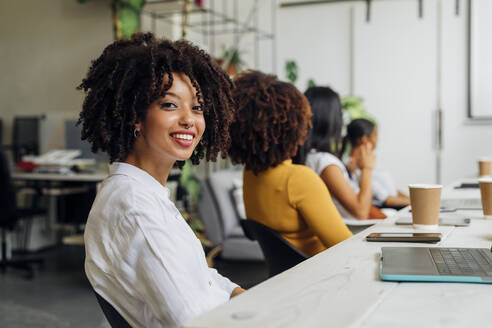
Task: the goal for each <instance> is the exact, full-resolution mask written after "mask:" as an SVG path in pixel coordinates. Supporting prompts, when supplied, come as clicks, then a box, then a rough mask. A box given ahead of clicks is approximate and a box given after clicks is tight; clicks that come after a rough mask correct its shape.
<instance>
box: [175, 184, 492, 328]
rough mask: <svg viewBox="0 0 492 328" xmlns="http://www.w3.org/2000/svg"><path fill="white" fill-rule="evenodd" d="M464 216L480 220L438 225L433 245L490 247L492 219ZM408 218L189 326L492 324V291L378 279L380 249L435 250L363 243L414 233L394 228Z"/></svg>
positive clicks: (322, 256) (254, 290)
mask: <svg viewBox="0 0 492 328" xmlns="http://www.w3.org/2000/svg"><path fill="white" fill-rule="evenodd" d="M445 190H446V192H448V191H447V190H448V189H445ZM454 191H456V192H457V190H454ZM454 191H453V192H454ZM446 192H445V194H446ZM469 192H470V191H464V193H469ZM456 195H457V194H453V196H456ZM444 196H446V195H444ZM466 213H467V214H470V215H471V216H473V217H476V218H475V219H473V220H472V223H471V225H470V226H469V227H439V231H440V232H441V233H442V234H443V240H442V241H441V242H440V243H438V244H436V245H435V246H442V247H482V248H489V249H490V246H491V244H492V220H485V219H483V217H482V213H481V211H466ZM406 215H410V213H409V212H408V209H403V210H401V211H400V212H399V213H398V214H397V215H396V216H395V217H392V218H389V219H387V220H386V221H385V222H382V223H378V224H377V225H375V226H372V227H370V228H369V229H367V230H365V231H362V232H361V233H359V234H357V235H355V236H353V237H352V238H350V239H348V240H346V241H344V242H342V243H340V244H338V245H336V246H334V247H332V248H330V249H328V250H326V251H325V252H322V253H321V254H318V255H317V256H314V257H312V258H310V259H308V260H306V261H305V262H303V263H301V264H299V265H297V266H296V267H294V268H292V269H290V270H287V271H286V272H284V273H282V274H280V275H277V276H275V277H273V278H271V279H268V280H267V281H265V282H263V283H261V284H259V285H257V286H255V287H253V288H252V289H250V290H248V291H247V292H246V293H244V294H242V295H239V296H238V297H236V298H234V299H232V300H231V301H230V302H228V303H226V304H224V305H222V306H220V307H218V308H216V309H214V310H212V311H210V312H208V313H205V314H203V315H201V316H199V317H197V318H195V319H193V320H191V321H189V322H187V323H186V324H185V325H184V327H377V328H381V327H490V326H492V314H491V308H492V285H484V284H464V283H408V282H407V283H398V282H384V281H381V280H380V278H379V252H380V248H381V247H382V246H412V245H413V246H418V247H422V246H429V245H430V246H432V244H429V245H426V244H409V243H369V242H366V241H365V236H366V235H367V234H369V233H370V232H386V231H388V232H392V231H403V232H408V231H413V229H412V227H411V226H395V225H394V224H393V222H394V220H395V219H396V218H397V217H399V216H406ZM446 215H452V213H449V214H447V213H446Z"/></svg>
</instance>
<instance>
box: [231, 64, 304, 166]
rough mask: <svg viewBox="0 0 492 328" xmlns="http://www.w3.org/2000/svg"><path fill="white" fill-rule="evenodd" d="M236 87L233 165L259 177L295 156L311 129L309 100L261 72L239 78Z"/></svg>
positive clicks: (232, 137) (232, 148)
mask: <svg viewBox="0 0 492 328" xmlns="http://www.w3.org/2000/svg"><path fill="white" fill-rule="evenodd" d="M234 83H235V88H234V91H233V98H234V101H235V102H236V118H235V120H234V122H233V123H232V124H231V128H230V135H231V147H230V148H229V156H230V157H231V159H232V161H233V162H234V163H241V164H244V165H245V167H246V169H247V170H250V171H253V173H254V174H258V173H260V172H262V171H265V170H267V169H268V168H270V167H275V166H277V165H278V164H280V163H282V162H283V161H285V160H286V159H289V158H291V157H292V156H294V155H295V153H296V151H297V148H298V147H299V145H302V144H303V143H304V141H305V139H306V137H307V129H308V127H309V126H310V125H311V121H310V117H311V109H310V107H309V102H308V101H307V99H306V97H304V95H303V94H302V93H301V92H299V90H297V89H296V87H295V86H293V85H292V84H290V83H287V82H282V81H279V80H278V79H277V77H276V76H274V75H267V74H264V73H261V72H258V71H247V72H245V73H243V74H240V75H239V76H238V77H237V78H236V79H235V81H234Z"/></svg>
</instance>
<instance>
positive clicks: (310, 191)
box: [288, 167, 352, 247]
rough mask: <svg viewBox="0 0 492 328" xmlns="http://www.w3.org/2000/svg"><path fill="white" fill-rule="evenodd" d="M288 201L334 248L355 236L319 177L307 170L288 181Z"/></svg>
mask: <svg viewBox="0 0 492 328" xmlns="http://www.w3.org/2000/svg"><path fill="white" fill-rule="evenodd" d="M288 189H289V200H290V201H291V203H292V204H293V206H294V207H295V208H296V209H297V211H298V212H299V213H300V215H301V217H302V218H303V219H304V221H306V223H307V225H308V226H309V227H310V228H311V229H312V230H313V231H314V233H315V234H316V235H317V236H318V237H319V239H320V240H321V242H322V243H323V245H325V246H326V247H331V246H333V245H335V244H337V243H339V242H341V241H343V240H345V239H347V238H349V237H350V236H352V233H351V232H350V230H349V229H348V228H347V226H346V225H345V223H343V221H342V217H341V216H340V213H338V210H337V208H336V207H335V204H333V201H332V199H331V197H330V192H329V191H328V189H327V188H326V186H325V184H324V183H323V181H322V180H321V179H320V177H319V176H318V175H317V174H316V173H315V172H314V171H312V170H311V169H309V168H308V167H303V171H302V172H301V174H297V175H296V176H295V177H293V178H292V179H290V180H289V187H288Z"/></svg>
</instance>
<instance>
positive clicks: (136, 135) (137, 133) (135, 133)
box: [133, 128, 140, 139]
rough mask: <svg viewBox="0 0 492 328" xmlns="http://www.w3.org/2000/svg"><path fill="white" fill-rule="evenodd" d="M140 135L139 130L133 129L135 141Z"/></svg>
mask: <svg viewBox="0 0 492 328" xmlns="http://www.w3.org/2000/svg"><path fill="white" fill-rule="evenodd" d="M139 135H140V131H138V130H137V128H135V129H133V136H134V137H135V139H136V138H137V137H138V136H139Z"/></svg>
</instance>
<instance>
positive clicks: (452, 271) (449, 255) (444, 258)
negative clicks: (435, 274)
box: [429, 248, 492, 277]
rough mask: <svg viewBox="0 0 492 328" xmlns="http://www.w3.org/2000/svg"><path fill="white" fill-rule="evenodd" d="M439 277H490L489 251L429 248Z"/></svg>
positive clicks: (490, 260)
mask: <svg viewBox="0 0 492 328" xmlns="http://www.w3.org/2000/svg"><path fill="white" fill-rule="evenodd" d="M429 250H430V253H431V256H432V258H433V260H434V262H435V264H436V266H437V270H438V271H439V274H440V275H444V276H446V275H453V276H481V277H483V276H492V258H491V256H490V254H489V253H490V251H489V250H486V249H473V248H430V249H429Z"/></svg>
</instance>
